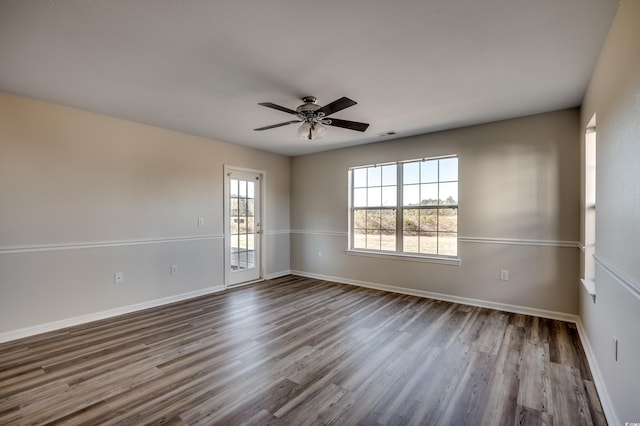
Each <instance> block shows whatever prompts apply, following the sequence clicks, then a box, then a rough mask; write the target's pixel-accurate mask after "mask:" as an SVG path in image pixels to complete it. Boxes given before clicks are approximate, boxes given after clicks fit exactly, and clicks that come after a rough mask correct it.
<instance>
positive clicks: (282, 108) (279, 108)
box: [258, 102, 297, 115]
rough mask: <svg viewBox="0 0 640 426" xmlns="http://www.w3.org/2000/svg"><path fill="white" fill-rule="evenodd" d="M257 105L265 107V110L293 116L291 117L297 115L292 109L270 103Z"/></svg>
mask: <svg viewBox="0 0 640 426" xmlns="http://www.w3.org/2000/svg"><path fill="white" fill-rule="evenodd" d="M258 105H262V106H266V107H267V108H273V109H277V110H278V111H282V112H288V113H289V114H293V115H296V114H297V112H296V111H294V110H292V109H289V108H285V107H283V106H280V105H276V104H272V103H271V102H261V103H259V104H258Z"/></svg>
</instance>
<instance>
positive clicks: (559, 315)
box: [291, 270, 622, 425]
mask: <svg viewBox="0 0 640 426" xmlns="http://www.w3.org/2000/svg"><path fill="white" fill-rule="evenodd" d="M291 274H293V275H299V276H302V277H307V278H315V279H319V280H325V281H333V282H337V283H341V284H350V285H355V286H359V287H366V288H371V289H374V290H384V291H389V292H392V293H400V294H408V295H411V296H418V297H427V298H430V299H436V300H443V301H445V302H453V303H461V304H465V305H472V306H478V307H481V308H489V309H497V310H500V311H506V312H513V313H516V314H524V315H533V316H537V317H542V318H549V319H555V320H560V321H567V322H572V323H575V324H576V328H577V329H578V335H579V336H580V341H581V342H582V347H583V348H584V351H585V354H586V356H587V362H588V363H589V368H590V369H591V374H592V375H593V380H594V383H595V386H596V390H597V391H598V397H599V398H600V403H601V404H602V410H603V411H604V415H605V417H606V418H607V422H608V423H609V424H612V425H617V424H622V423H620V422H619V421H618V417H617V416H616V414H615V411H614V410H613V405H612V404H611V399H610V398H609V394H608V392H607V388H606V386H605V382H604V379H603V376H602V373H601V371H600V368H599V367H598V363H597V361H596V357H595V354H594V352H593V349H592V348H591V344H590V343H589V339H588V338H587V334H586V332H585V330H584V328H583V326H582V321H581V320H580V317H579V316H578V315H572V314H567V313H563V312H555V311H547V310H544V309H536V308H529V307H526V306H519V305H509V304H505V303H498V302H491V301H488V300H479V299H471V298H467V297H459V296H451V295H448V294H442V293H433V292H430V291H424V290H415V289H410V288H403V287H393V286H389V285H385V284H378V283H370V282H366V281H358V280H351V279H348V278H340V277H332V276H328V275H322V274H314V273H311V272H304V271H296V270H293V271H291Z"/></svg>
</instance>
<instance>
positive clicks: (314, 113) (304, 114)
mask: <svg viewBox="0 0 640 426" xmlns="http://www.w3.org/2000/svg"><path fill="white" fill-rule="evenodd" d="M302 102H304V104H302V105H300V106H299V107H298V108H296V110H295V111H294V110H292V109H289V108H285V107H283V106H280V105H276V104H273V103H271V102H261V103H259V104H258V105H262V106H265V107H267V108H273V109H277V110H278V111H283V112H287V113H289V114H293V115H295V116H296V117H298V119H297V120H292V121H285V122H284V123H278V124H272V125H271V126H265V127H258V128H257V129H253V130H258V131H261V130H267V129H273V128H275V127H281V126H286V125H287V124H293V123H302V125H301V126H300V128H299V129H298V137H300V138H305V139H308V140H312V139H317V138H321V137H322V136H323V135H324V134H325V133H326V131H327V129H326V128H325V127H324V126H335V127H342V128H344V129H350V130H355V131H358V132H364V131H365V130H367V127H369V123H360V122H358V121H349V120H340V119H337V118H327V117H328V116H329V115H331V114H334V113H336V112H338V111H342V110H343V109H345V108H349V107H351V106H354V105H355V104H357V102H356V101H352V100H351V99H349V98H345V97H344V96H343V97H342V98H340V99H338V100H336V101H333V102H331V103H330V104H327V105H325V106H321V105H318V104H317V99H316V98H315V96H305V97H304V98H302Z"/></svg>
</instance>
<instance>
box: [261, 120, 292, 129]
mask: <svg viewBox="0 0 640 426" xmlns="http://www.w3.org/2000/svg"><path fill="white" fill-rule="evenodd" d="M292 123H300V120H293V121H286V122H284V123H278V124H272V125H271V126H264V127H258V128H257V129H253V130H268V129H275V128H276V127H281V126H286V125H287V124H292Z"/></svg>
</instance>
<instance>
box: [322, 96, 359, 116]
mask: <svg viewBox="0 0 640 426" xmlns="http://www.w3.org/2000/svg"><path fill="white" fill-rule="evenodd" d="M355 104H357V102H356V101H352V100H351V99H349V98H345V97H344V96H343V97H341V98H340V99H338V100H337V101H333V102H331V103H330V104H328V105H325V106H323V107H322V108H318V109H317V110H316V114H319V113H321V112H322V113H324V116H325V117H326V116H328V115H331V114H333V113H336V112H338V111H342V110H343V109H345V108H349V107H350V106H354V105H355Z"/></svg>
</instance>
